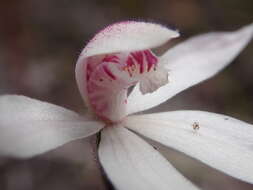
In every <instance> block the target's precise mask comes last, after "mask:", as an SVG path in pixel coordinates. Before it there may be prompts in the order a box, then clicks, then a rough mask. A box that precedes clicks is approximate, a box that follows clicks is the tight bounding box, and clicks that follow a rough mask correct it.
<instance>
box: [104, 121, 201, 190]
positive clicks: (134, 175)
mask: <svg viewBox="0 0 253 190" xmlns="http://www.w3.org/2000/svg"><path fill="white" fill-rule="evenodd" d="M99 159H100V161H101V164H102V166H103V168H104V169H105V172H106V173H107V175H108V177H109V178H110V179H111V181H112V183H113V184H114V186H115V187H116V188H117V189H120V190H129V189H138V190H154V189H159V190H168V189H187V190H192V189H197V188H196V187H195V186H194V185H192V184H191V183H190V182H189V181H188V180H187V179H186V178H184V177H183V176H182V175H181V174H180V173H179V172H178V171H177V170H176V169H175V168H174V167H173V166H172V165H171V164H170V163H169V162H168V161H167V160H166V159H165V158H164V157H163V156H161V154H159V152H157V151H156V150H155V149H154V148H153V147H152V146H150V145H149V144H147V143H146V142H145V141H144V140H142V139H141V138H140V137H138V136H136V135H135V134H134V133H132V132H130V131H128V130H127V129H125V128H122V127H119V126H117V127H109V128H105V129H104V130H102V136H101V142H100V145H99Z"/></svg>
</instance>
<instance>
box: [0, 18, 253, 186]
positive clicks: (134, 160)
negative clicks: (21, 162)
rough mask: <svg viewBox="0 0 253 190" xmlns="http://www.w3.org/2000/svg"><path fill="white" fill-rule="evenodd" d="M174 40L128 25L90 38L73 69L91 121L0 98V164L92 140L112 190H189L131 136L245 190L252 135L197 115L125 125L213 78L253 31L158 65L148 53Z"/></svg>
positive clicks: (205, 39) (185, 46)
mask: <svg viewBox="0 0 253 190" xmlns="http://www.w3.org/2000/svg"><path fill="white" fill-rule="evenodd" d="M178 36H179V34H178V32H177V31H173V30H170V29H168V28H166V27H163V26H161V25H158V24H153V23H145V22H133V21H131V22H121V23H116V24H113V25H111V26H109V27H107V28H105V29H104V30H102V31H100V32H99V33H98V34H97V35H95V37H94V38H93V39H92V40H91V41H90V42H89V43H88V44H87V46H86V47H85V48H84V50H83V51H82V53H81V55H80V57H79V59H78V62H77V65H76V79H77V84H78V87H79V90H80V93H81V95H82V97H83V99H84V101H85V103H86V105H87V106H88V108H89V110H90V112H91V116H90V115H89V116H88V115H78V114H76V113H74V112H72V111H69V110H67V109H65V108H62V107H59V106H56V105H52V104H49V103H45V102H41V101H38V100H34V99H31V98H27V97H24V96H17V95H4V96H1V97H0V154H1V155H5V156H15V157H20V158H29V157H32V156H35V155H38V154H41V153H44V152H46V151H49V150H52V149H54V148H56V147H59V146H61V145H63V144H65V143H67V142H70V141H72V140H75V139H79V138H84V137H87V136H90V135H93V134H95V133H98V132H99V131H100V132H101V140H100V144H99V147H98V156H99V160H100V162H101V164H102V166H103V168H104V170H105V172H106V174H107V175H108V177H109V179H110V180H111V181H112V183H113V185H114V186H115V187H116V188H117V189H120V190H128V189H138V190H142V189H143V190H147V189H152V190H153V189H159V190H160V189H161V190H163V189H164V190H165V189H166V190H168V189H187V190H193V189H198V188H197V187H196V186H195V185H193V184H192V183H191V182H189V181H188V180H187V179H186V178H185V177H183V175H181V174H180V173H179V172H178V171H177V170H176V169H175V168H174V167H173V166H172V165H171V164H170V163H169V162H168V161H167V160H166V159H165V158H164V157H163V156H162V155H161V154H160V153H159V152H158V151H157V150H156V149H154V148H153V147H152V146H151V145H149V144H148V143H147V142H145V141H144V140H143V139H142V138H141V137H139V136H138V135H137V134H135V133H134V132H132V131H135V132H136V133H138V134H141V135H143V136H145V137H148V138H150V139H153V140H155V141H157V142H159V143H162V144H164V145H166V146H168V147H172V148H174V149H176V150H179V151H181V152H183V153H185V154H187V155H189V156H191V157H193V158H196V159H198V160H199V161H201V162H203V163H205V164H207V165H209V166H211V167H213V168H215V169H217V170H220V171H222V172H224V173H226V174H228V175H230V176H233V177H235V178H238V179H240V180H243V181H246V182H249V183H253V162H252V161H253V126H252V125H250V124H248V123H245V122H242V121H239V120H236V119H233V118H231V117H228V116H225V115H220V114H214V113H208V112H201V111H185V110H184V111H173V112H164V113H154V114H144V115H141V114H140V115H132V114H133V113H136V112H140V111H143V110H146V109H149V108H152V107H154V106H157V105H159V104H161V103H163V102H165V101H166V100H168V99H169V98H171V97H172V96H174V95H176V94H177V93H179V92H181V91H182V90H184V89H186V88H188V87H191V86H193V85H195V84H197V83H199V82H201V81H203V80H205V79H208V78H210V77H211V76H213V75H214V74H216V73H218V72H219V71H220V70H221V69H223V68H224V67H225V66H226V65H228V64H229V63H230V62H231V61H232V60H233V59H234V58H235V57H236V56H237V55H238V54H239V52H240V51H241V50H242V49H243V48H244V47H245V46H246V45H247V43H248V42H249V41H250V40H251V38H252V36H253V25H252V24H251V25H249V26H246V27H243V28H241V29H239V30H237V31H235V32H213V33H208V34H204V35H199V36H196V37H193V38H191V39H189V40H187V41H185V42H183V43H181V44H179V45H177V46H175V47H173V48H172V49H170V50H168V51H167V52H166V53H165V54H164V55H162V56H161V57H157V56H156V55H155V54H153V53H152V52H151V50H150V49H151V48H155V47H158V46H160V45H162V44H164V43H165V42H167V41H168V40H170V39H172V38H175V37H178ZM168 71H169V73H168ZM134 85H135V87H134V89H133V91H132V92H131V94H130V95H129V96H128V95H127V92H128V88H129V87H131V86H134ZM129 129H130V130H129ZM197 129H199V130H198V131H197V132H194V130H197Z"/></svg>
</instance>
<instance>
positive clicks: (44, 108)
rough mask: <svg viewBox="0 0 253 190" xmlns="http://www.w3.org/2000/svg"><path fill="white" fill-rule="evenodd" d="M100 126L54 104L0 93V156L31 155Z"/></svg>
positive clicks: (85, 134) (76, 137) (47, 149)
mask: <svg viewBox="0 0 253 190" xmlns="http://www.w3.org/2000/svg"><path fill="white" fill-rule="evenodd" d="M102 127H103V124H102V123H99V122H96V121H91V120H89V119H88V118H85V117H80V116H79V115H78V114H76V113H74V112H72V111H69V110H67V109H65V108H62V107H59V106H56V105H52V104H49V103H45V102H41V101H38V100H34V99H31V98H28V97H24V96H17V95H4V96H0V155H4V156H16V157H20V158H25V157H32V156H35V155H38V154H41V153H44V152H46V151H49V150H52V149H54V148H56V147H59V146H61V145H63V144H65V143H67V142H70V141H72V140H75V139H79V138H83V137H87V136H89V135H92V134H94V133H96V132H97V131H99V130H100V129H101V128H102Z"/></svg>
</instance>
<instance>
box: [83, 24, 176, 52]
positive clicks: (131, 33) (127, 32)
mask: <svg viewBox="0 0 253 190" xmlns="http://www.w3.org/2000/svg"><path fill="white" fill-rule="evenodd" d="M178 36H179V33H178V32H177V31H174V30H171V29H168V28H166V27H164V26H162V25H159V24H154V23H146V22H135V21H125V22H119V23H115V24H112V25H110V26H108V27H106V28H105V29H103V30H101V31H100V32H99V33H97V34H96V35H95V36H94V38H92V39H91V41H90V42H89V43H88V44H87V45H86V47H85V48H84V50H83V52H82V55H83V56H84V57H88V56H93V55H98V54H105V53H114V52H121V51H135V50H144V49H151V48H154V47H157V46H160V45H162V44H164V43H165V42H167V41H168V40H169V39H171V38H175V37H178Z"/></svg>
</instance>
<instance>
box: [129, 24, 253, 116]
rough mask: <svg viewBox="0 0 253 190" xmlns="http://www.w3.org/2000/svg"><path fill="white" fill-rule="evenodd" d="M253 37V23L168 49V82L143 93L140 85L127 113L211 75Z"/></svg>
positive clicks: (165, 61)
mask: <svg viewBox="0 0 253 190" xmlns="http://www.w3.org/2000/svg"><path fill="white" fill-rule="evenodd" d="M252 36H253V24H251V25H248V26H245V27H243V28H241V29H239V30H237V31H235V32H213V33H208V34H204V35H199V36H196V37H193V38H191V39H189V40H186V41H185V42H183V43H181V44H179V45H177V46H176V47H174V48H172V49H170V50H168V51H167V52H166V53H165V54H164V55H163V56H162V57H161V58H160V62H159V63H160V64H163V65H165V66H166V68H167V69H168V70H169V83H168V84H167V85H165V86H163V87H161V88H159V89H158V90H157V91H155V92H154V93H152V94H146V95H144V96H143V94H142V93H141V92H140V90H139V85H137V86H136V87H135V88H134V90H133V92H132V93H131V94H130V96H129V98H128V113H129V114H130V113H135V112H138V111H143V110H146V109H149V108H152V107H154V106H157V105H159V104H161V103H163V102H165V101H166V100H168V99H169V98H171V97H172V96H174V95H176V94H177V93H179V92H181V91H183V90H184V89H186V88H189V87H191V86H193V85H195V84H197V83H199V82H201V81H203V80H206V79H208V78H210V77H212V76H213V75H215V74H216V73H218V72H219V71H220V70H221V69H223V68H224V67H225V66H227V65H228V64H229V63H230V62H231V61H232V60H233V59H234V58H235V57H236V56H237V55H238V54H239V53H240V51H241V50H242V49H243V48H244V47H245V46H246V45H247V43H248V42H249V41H250V40H251V38H252Z"/></svg>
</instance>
